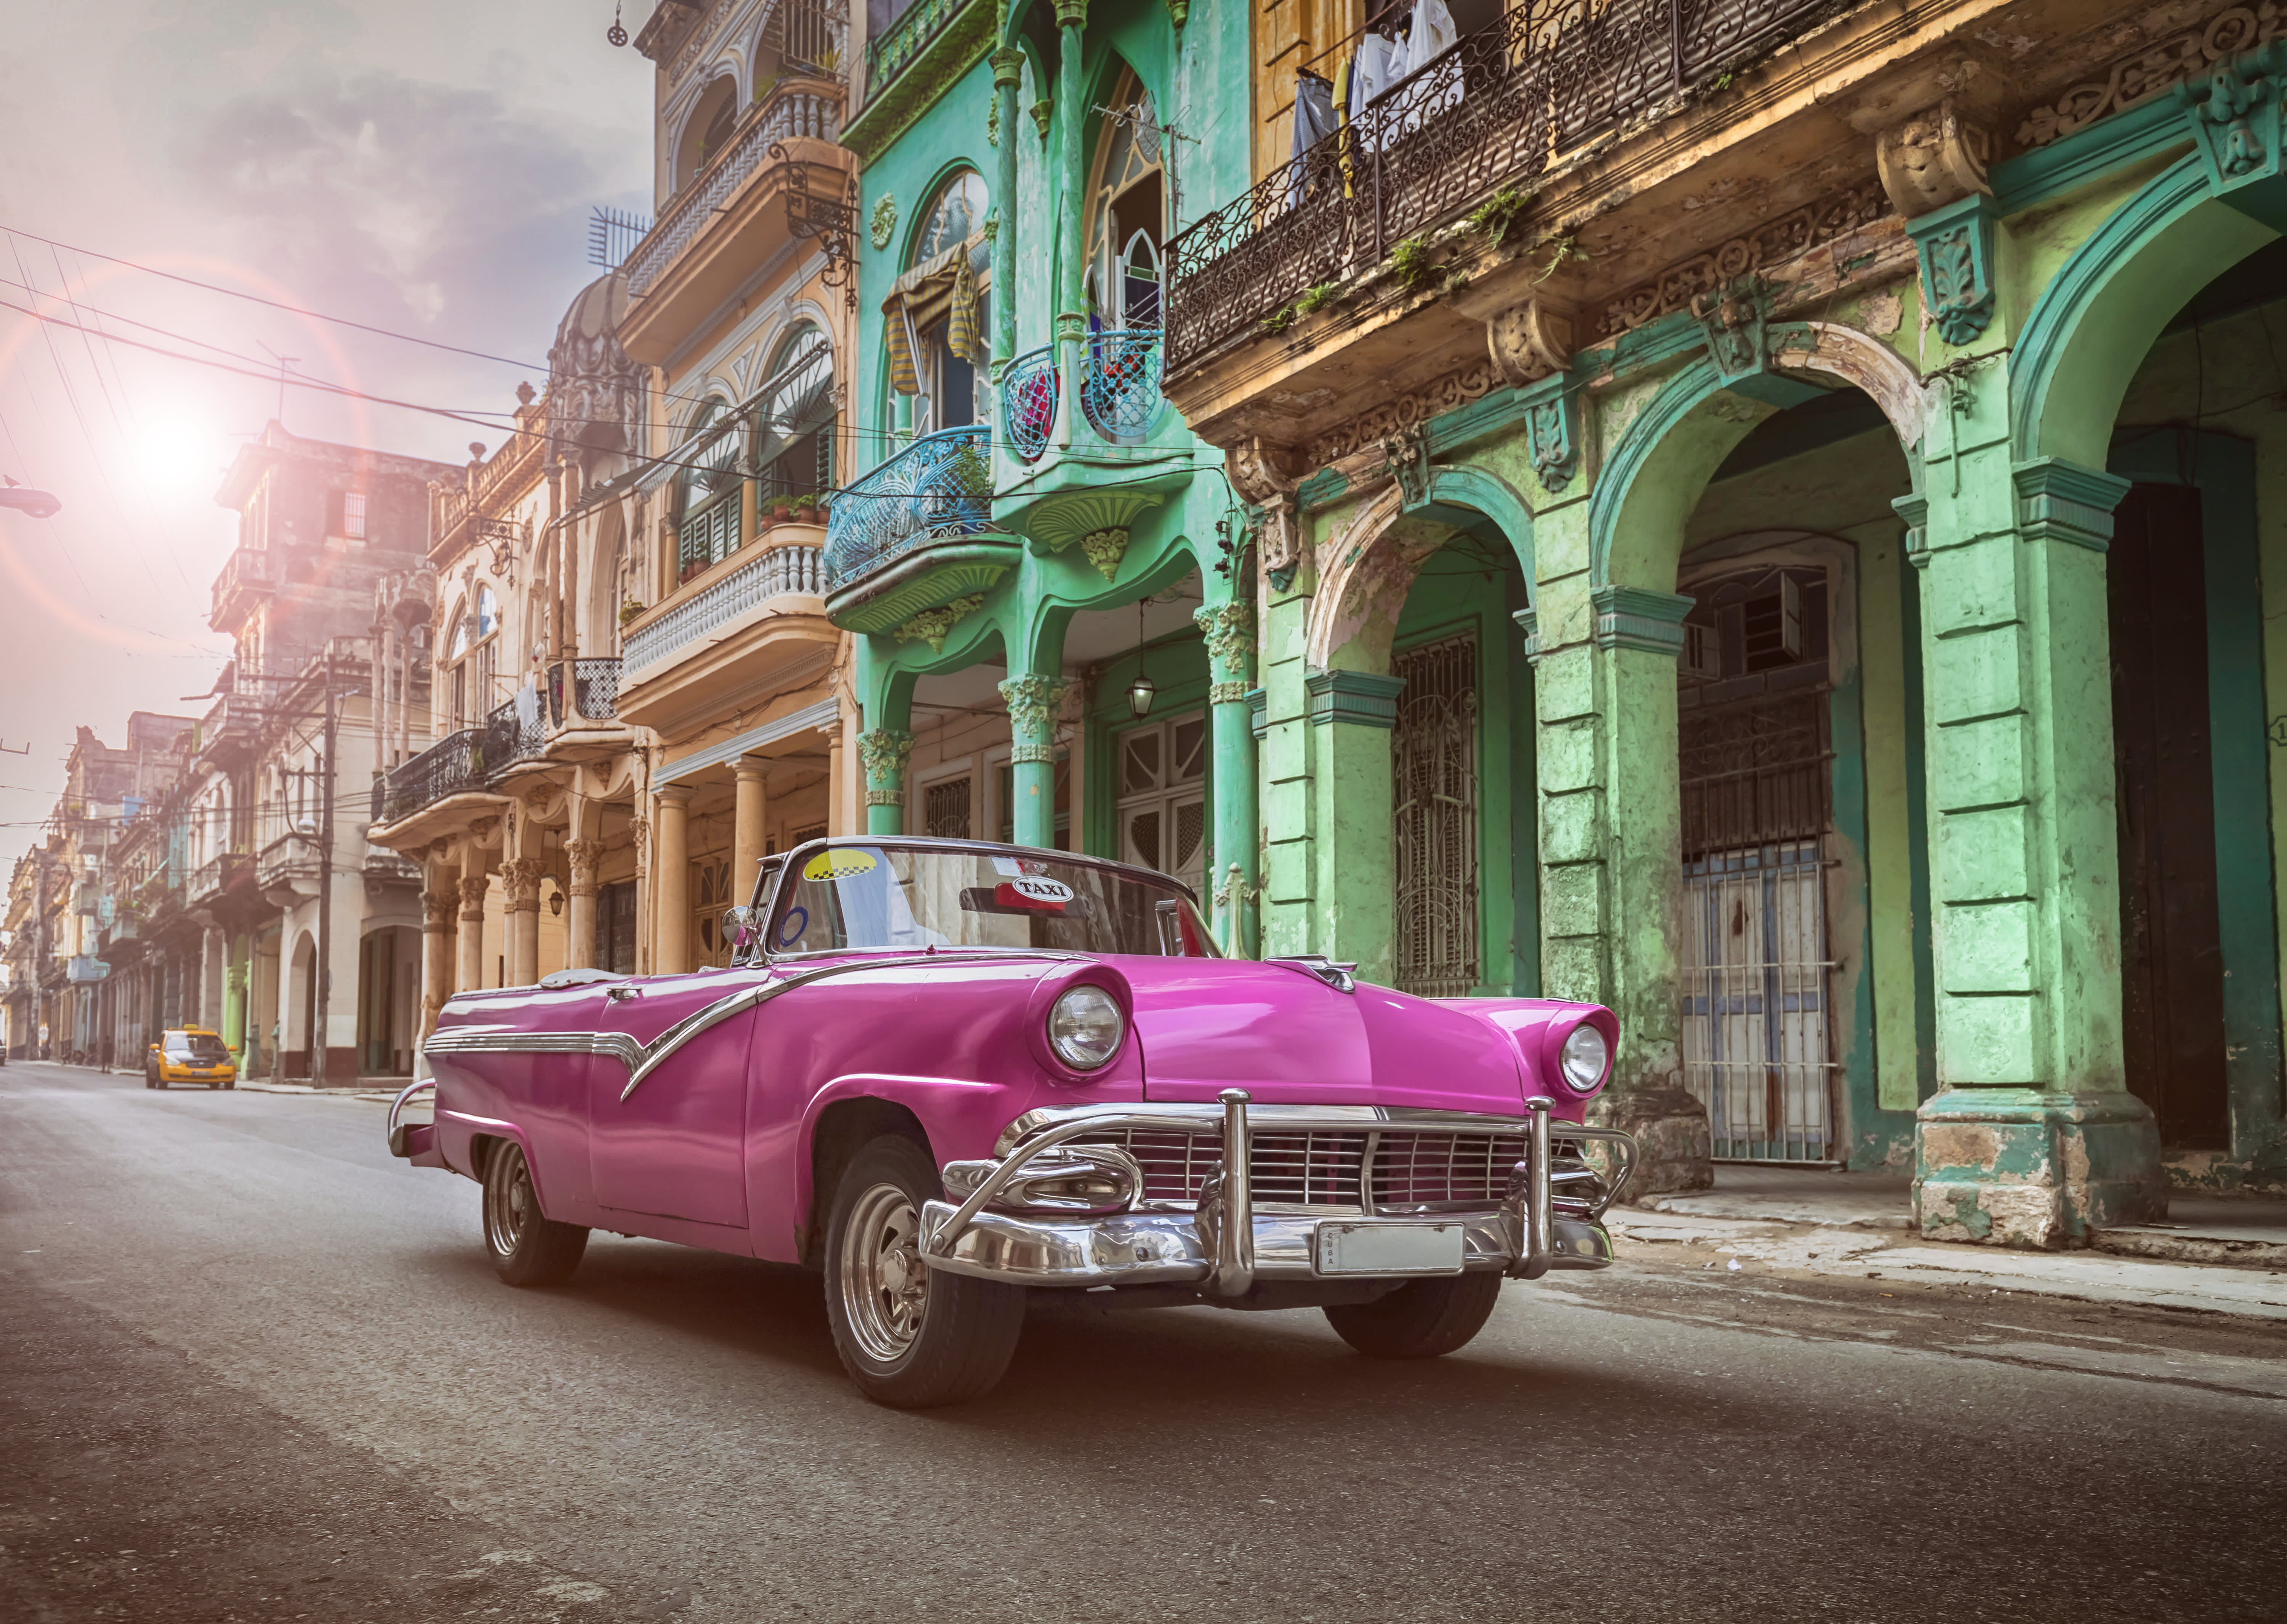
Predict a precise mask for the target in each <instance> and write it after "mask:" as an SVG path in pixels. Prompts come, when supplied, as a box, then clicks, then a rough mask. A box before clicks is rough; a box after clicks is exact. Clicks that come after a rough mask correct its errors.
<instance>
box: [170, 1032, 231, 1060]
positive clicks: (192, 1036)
mask: <svg viewBox="0 0 2287 1624" xmlns="http://www.w3.org/2000/svg"><path fill="white" fill-rule="evenodd" d="M167 1057H168V1058H169V1059H170V1060H213V1061H217V1062H219V1061H223V1060H228V1059H229V1058H230V1045H228V1044H226V1043H225V1042H223V1040H222V1039H221V1038H219V1037H216V1036H215V1035H214V1034H213V1033H212V1032H170V1033H168V1034H167Z"/></svg>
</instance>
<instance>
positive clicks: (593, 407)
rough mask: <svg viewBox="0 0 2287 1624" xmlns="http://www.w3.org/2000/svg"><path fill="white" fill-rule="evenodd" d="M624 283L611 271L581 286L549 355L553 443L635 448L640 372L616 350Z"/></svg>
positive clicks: (641, 399) (623, 309)
mask: <svg viewBox="0 0 2287 1624" xmlns="http://www.w3.org/2000/svg"><path fill="white" fill-rule="evenodd" d="M627 311H628V279H627V276H626V274H625V272H620V271H613V272H611V273H610V274H609V275H607V276H604V277H600V278H598V279H597V280H595V281H593V282H591V283H590V284H589V285H588V286H587V287H586V288H583V289H582V291H581V293H580V296H578V297H577V298H575V299H574V300H573V301H572V307H571V309H569V310H567V311H565V312H564V319H563V321H562V322H561V323H560V324H559V325H558V327H557V329H556V343H555V344H554V346H553V347H552V348H550V351H548V401H547V410H548V434H549V438H550V443H551V444H552V445H556V446H558V447H563V446H572V445H577V446H585V447H588V448H590V449H591V450H596V451H626V450H630V449H632V448H633V447H634V446H635V445H636V444H637V432H636V430H637V423H638V422H640V421H641V414H642V412H643V409H644V387H643V369H642V368H641V367H637V365H636V363H635V362H634V361H633V360H631V359H629V356H628V352H627V351H625V350H622V349H621V347H620V340H619V327H620V323H621V321H622V320H623V319H625V318H626V316H627Z"/></svg>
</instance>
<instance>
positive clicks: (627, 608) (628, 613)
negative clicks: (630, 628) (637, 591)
mask: <svg viewBox="0 0 2287 1624" xmlns="http://www.w3.org/2000/svg"><path fill="white" fill-rule="evenodd" d="M650 607H651V605H650V604H648V603H637V602H636V601H635V600H634V599H633V598H629V599H627V600H626V601H625V602H624V603H621V605H620V624H621V626H625V625H626V624H627V623H628V622H629V621H630V620H632V619H635V618H636V617H637V615H639V614H641V613H643V611H645V610H646V609H648V608H650Z"/></svg>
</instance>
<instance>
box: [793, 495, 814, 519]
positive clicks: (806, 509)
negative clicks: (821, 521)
mask: <svg viewBox="0 0 2287 1624" xmlns="http://www.w3.org/2000/svg"><path fill="white" fill-rule="evenodd" d="M794 516H795V517H796V518H798V519H800V520H801V521H802V522H803V524H817V523H818V493H817V492H815V491H807V492H804V493H803V494H802V495H800V496H797V497H795V499H794Z"/></svg>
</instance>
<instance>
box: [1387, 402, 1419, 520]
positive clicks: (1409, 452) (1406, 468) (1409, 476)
mask: <svg viewBox="0 0 2287 1624" xmlns="http://www.w3.org/2000/svg"><path fill="white" fill-rule="evenodd" d="M1381 466H1382V468H1383V469H1384V471H1386V472H1387V473H1388V474H1389V477H1391V478H1392V479H1395V480H1396V481H1397V493H1398V498H1399V503H1398V505H1399V506H1400V508H1419V507H1420V506H1421V505H1422V504H1423V503H1424V502H1427V501H1428V500H1429V447H1428V445H1427V444H1425V443H1424V441H1423V439H1422V437H1421V429H1420V425H1419V424H1418V423H1417V424H1411V425H1408V426H1407V427H1405V428H1403V429H1400V430H1398V431H1397V433H1396V434H1393V435H1391V436H1390V437H1389V438H1388V439H1386V440H1384V441H1382V443H1381Z"/></svg>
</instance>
